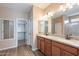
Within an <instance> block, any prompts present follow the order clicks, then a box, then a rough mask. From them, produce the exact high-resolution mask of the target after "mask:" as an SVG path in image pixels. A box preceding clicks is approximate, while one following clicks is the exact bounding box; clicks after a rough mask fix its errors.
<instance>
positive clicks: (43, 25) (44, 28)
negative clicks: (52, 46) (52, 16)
mask: <svg viewBox="0 0 79 59" xmlns="http://www.w3.org/2000/svg"><path fill="white" fill-rule="evenodd" d="M38 23H39V24H38V27H39V33H42V34H47V33H48V21H43V20H41V21H39V22H38Z"/></svg>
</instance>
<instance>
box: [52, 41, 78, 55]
mask: <svg viewBox="0 0 79 59" xmlns="http://www.w3.org/2000/svg"><path fill="white" fill-rule="evenodd" d="M52 45H55V46H57V47H59V48H61V49H63V50H65V51H68V52H70V53H72V54H75V55H77V49H76V48H74V47H71V46H68V45H65V44H61V43H57V42H55V41H52Z"/></svg>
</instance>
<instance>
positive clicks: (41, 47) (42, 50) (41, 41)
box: [40, 40, 44, 53]
mask: <svg viewBox="0 0 79 59" xmlns="http://www.w3.org/2000/svg"><path fill="white" fill-rule="evenodd" d="M40 49H41V52H42V53H44V40H40Z"/></svg>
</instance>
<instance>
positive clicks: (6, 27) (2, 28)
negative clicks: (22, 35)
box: [0, 19, 14, 39]
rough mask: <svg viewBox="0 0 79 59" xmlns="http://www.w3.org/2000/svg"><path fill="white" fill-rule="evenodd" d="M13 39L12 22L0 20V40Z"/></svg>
mask: <svg viewBox="0 0 79 59" xmlns="http://www.w3.org/2000/svg"><path fill="white" fill-rule="evenodd" d="M12 38H14V21H12V20H3V19H2V20H0V39H12Z"/></svg>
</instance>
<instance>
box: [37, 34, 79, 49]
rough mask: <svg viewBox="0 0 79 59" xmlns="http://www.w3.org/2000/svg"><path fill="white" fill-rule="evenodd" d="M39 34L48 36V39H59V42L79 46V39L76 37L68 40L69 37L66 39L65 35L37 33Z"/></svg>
mask: <svg viewBox="0 0 79 59" xmlns="http://www.w3.org/2000/svg"><path fill="white" fill-rule="evenodd" d="M37 36H40V37H44V38H47V39H50V40H53V41H57V42H60V43H64V44H67V45H70V46H73V47H76V48H79V40H76V39H70V40H68V39H65V38H63V37H58V36H50V35H47V36H46V35H43V34H37Z"/></svg>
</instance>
